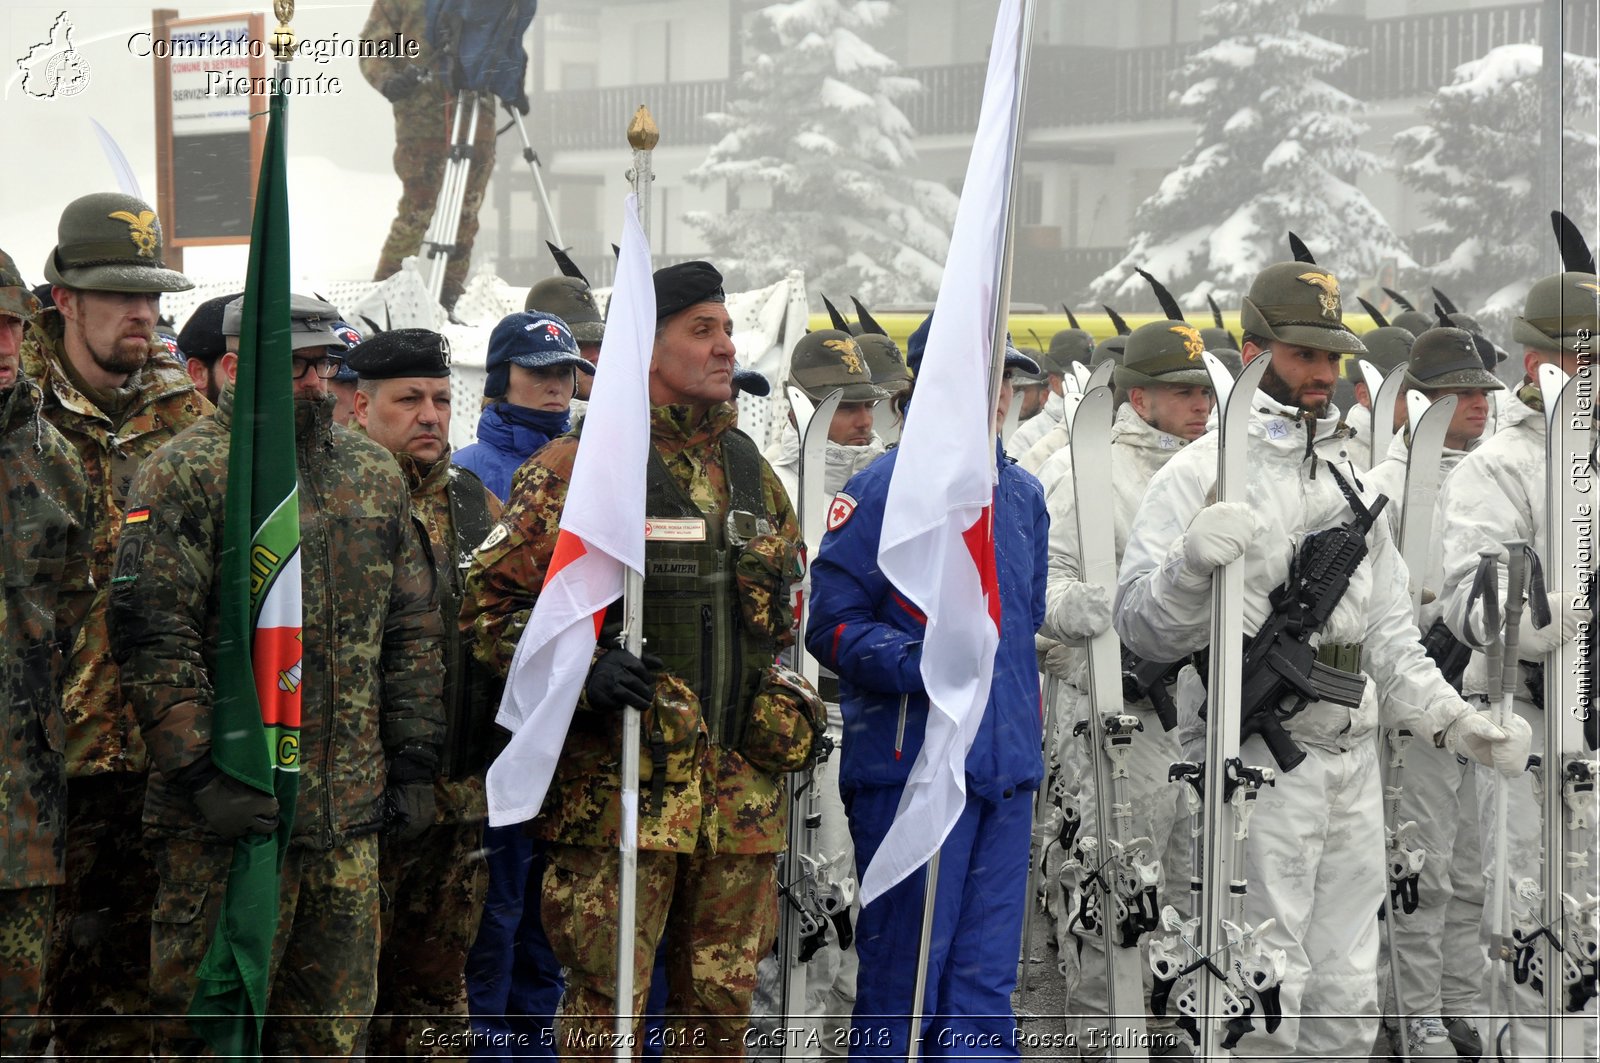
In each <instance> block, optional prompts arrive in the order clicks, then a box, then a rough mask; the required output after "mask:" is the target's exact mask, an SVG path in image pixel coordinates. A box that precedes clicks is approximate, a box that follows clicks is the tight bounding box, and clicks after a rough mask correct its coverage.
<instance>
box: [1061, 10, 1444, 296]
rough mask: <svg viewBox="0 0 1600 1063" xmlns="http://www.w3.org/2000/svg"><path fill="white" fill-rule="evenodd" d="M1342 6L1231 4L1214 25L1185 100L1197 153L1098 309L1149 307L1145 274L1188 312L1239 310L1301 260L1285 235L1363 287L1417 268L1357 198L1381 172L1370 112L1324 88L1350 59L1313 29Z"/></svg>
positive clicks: (1155, 200) (1187, 71)
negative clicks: (1371, 141)
mask: <svg viewBox="0 0 1600 1063" xmlns="http://www.w3.org/2000/svg"><path fill="white" fill-rule="evenodd" d="M1331 2H1332V0H1221V2H1219V3H1215V4H1213V5H1212V6H1211V7H1209V8H1207V9H1206V10H1205V11H1203V12H1202V13H1201V16H1200V17H1201V19H1202V20H1203V21H1204V22H1205V23H1206V25H1207V26H1208V27H1209V28H1210V30H1211V31H1212V33H1214V34H1215V38H1216V39H1214V40H1212V41H1210V43H1208V44H1207V45H1206V46H1205V47H1203V48H1201V49H1200V50H1199V51H1198V52H1196V53H1195V54H1194V55H1193V56H1192V57H1191V58H1190V59H1189V61H1188V62H1187V63H1186V64H1185V65H1184V67H1183V69H1182V71H1181V72H1180V74H1179V84H1181V85H1183V86H1185V87H1183V88H1180V89H1178V90H1176V91H1175V92H1174V93H1173V100H1174V102H1175V103H1176V104H1177V106H1178V107H1179V108H1180V109H1181V111H1182V112H1183V113H1184V114H1186V115H1188V116H1190V117H1191V118H1193V120H1194V121H1195V123H1196V125H1197V126H1198V130H1197V134H1196V136H1195V141H1194V145H1193V146H1192V147H1191V148H1190V149H1189V150H1188V152H1187V153H1185V155H1184V156H1183V159H1182V161H1181V162H1180V163H1179V164H1178V167H1177V168H1176V169H1175V170H1173V171H1172V172H1171V173H1169V174H1167V176H1166V177H1165V178H1164V179H1163V180H1162V182H1161V185H1160V186H1159V187H1158V188H1157V189H1156V191H1155V193H1154V194H1153V195H1152V196H1150V198H1149V199H1146V200H1145V201H1144V203H1142V204H1141V205H1140V206H1139V209H1138V211H1137V212H1136V214H1135V215H1134V220H1133V237H1132V239H1131V240H1130V241H1129V243H1128V251H1127V254H1126V255H1124V256H1123V258H1122V260H1121V261H1120V262H1118V263H1117V264H1116V265H1115V266H1113V267H1112V268H1111V269H1109V270H1107V271H1106V272H1105V273H1104V274H1102V275H1101V276H1100V277H1098V278H1096V280H1095V281H1094V285H1093V289H1092V290H1093V294H1094V296H1095V297H1096V298H1097V299H1123V300H1126V299H1127V298H1129V297H1131V296H1135V295H1138V294H1141V293H1143V292H1144V291H1145V283H1144V281H1143V280H1141V279H1140V278H1139V277H1138V275H1136V274H1135V273H1134V272H1133V270H1134V267H1136V266H1139V267H1143V268H1145V269H1147V270H1149V271H1150V272H1151V273H1154V274H1155V275H1156V276H1158V277H1161V278H1163V279H1164V280H1165V281H1166V283H1167V286H1168V288H1170V289H1171V290H1172V291H1173V292H1175V293H1178V298H1179V299H1180V300H1181V301H1182V302H1183V303H1184V304H1186V305H1191V306H1192V305H1195V304H1203V303H1204V301H1205V297H1206V296H1207V295H1211V296H1214V297H1215V298H1216V299H1217V300H1218V301H1219V302H1221V303H1223V304H1224V305H1228V304H1230V303H1231V304H1237V302H1238V299H1239V297H1240V296H1241V295H1242V294H1243V293H1244V292H1245V291H1247V290H1248V289H1249V287H1250V282H1251V280H1252V279H1253V278H1254V277H1255V275H1256V273H1258V272H1259V271H1260V270H1261V269H1262V268H1263V267H1265V266H1268V265H1271V264H1272V263H1274V262H1282V261H1284V260H1286V259H1288V257H1289V250H1288V245H1287V244H1286V242H1285V241H1286V237H1285V233H1286V232H1287V231H1288V230H1290V229H1293V230H1294V231H1295V232H1296V233H1299V234H1300V236H1301V237H1303V238H1304V239H1305V241H1306V243H1307V244H1308V245H1309V246H1310V247H1311V250H1312V251H1313V252H1314V253H1315V254H1316V256H1317V261H1318V262H1319V263H1321V264H1322V265H1324V266H1328V267H1330V268H1332V269H1334V270H1335V271H1337V272H1338V273H1339V274H1340V276H1342V277H1345V278H1347V279H1348V280H1349V281H1350V282H1352V283H1351V287H1352V289H1353V288H1354V283H1353V282H1354V281H1355V280H1356V279H1357V278H1358V277H1361V276H1364V275H1368V274H1371V273H1374V272H1376V270H1377V268H1378V266H1379V265H1380V264H1381V263H1382V262H1384V261H1385V260H1386V259H1393V260H1395V261H1397V262H1398V263H1399V264H1400V265H1402V266H1409V265H1411V264H1412V262H1411V258H1410V256H1409V255H1408V254H1407V253H1406V249H1405V246H1404V245H1403V244H1402V243H1401V241H1400V240H1399V238H1398V237H1396V236H1395V234H1394V232H1393V230H1391V229H1390V227H1389V223H1388V222H1387V221H1386V220H1385V219H1384V217H1383V215H1382V214H1381V213H1379V211H1378V209H1377V208H1376V207H1375V206H1373V204H1372V202H1371V201H1370V200H1369V199H1368V198H1367V197H1366V194H1365V193H1363V192H1362V191H1361V190H1360V189H1358V188H1357V187H1356V185H1355V181H1356V178H1357V177H1358V176H1359V175H1360V174H1362V173H1365V172H1368V171H1370V170H1373V169H1376V168H1377V167H1378V165H1379V160H1378V159H1377V157H1376V156H1374V155H1373V154H1372V153H1370V152H1368V151H1366V150H1364V149H1363V148H1361V147H1360V141H1361V137H1362V135H1363V134H1364V133H1365V132H1366V126H1365V125H1364V124H1363V123H1361V122H1360V121H1359V120H1357V119H1356V117H1355V115H1356V113H1357V112H1358V111H1359V110H1360V109H1361V106H1362V105H1361V103H1360V102H1359V101H1357V100H1355V99H1353V98H1352V97H1351V96H1349V95H1348V94H1347V93H1344V92H1341V91H1340V90H1339V89H1336V88H1334V87H1333V86H1332V85H1330V84H1328V83H1327V82H1326V81H1323V80H1322V79H1321V75H1325V74H1327V73H1329V72H1330V71H1332V70H1336V69H1338V67H1339V66H1340V64H1342V63H1343V62H1345V60H1346V59H1347V58H1348V57H1349V56H1350V54H1351V50H1350V49H1349V48H1346V47H1345V46H1343V45H1340V44H1336V43H1334V42H1332V41H1329V40H1325V39H1323V38H1321V37H1317V36H1315V35H1313V34H1311V33H1308V32H1306V31H1305V30H1303V29H1301V28H1300V24H1301V22H1302V20H1303V19H1304V18H1305V17H1306V16H1307V15H1311V14H1315V13H1316V12H1318V11H1320V10H1322V9H1323V8H1326V7H1327V6H1328V5H1329V4H1330V3H1331Z"/></svg>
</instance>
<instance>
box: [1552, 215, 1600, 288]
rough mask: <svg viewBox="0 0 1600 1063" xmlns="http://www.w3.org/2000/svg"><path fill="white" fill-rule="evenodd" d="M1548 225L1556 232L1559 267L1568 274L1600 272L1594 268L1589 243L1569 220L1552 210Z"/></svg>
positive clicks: (1592, 253) (1592, 254)
mask: <svg viewBox="0 0 1600 1063" xmlns="http://www.w3.org/2000/svg"><path fill="white" fill-rule="evenodd" d="M1550 224H1551V225H1553V226H1554V227H1555V230H1556V246H1558V247H1560V248H1561V265H1562V266H1563V267H1564V268H1565V269H1566V271H1567V272H1568V273H1596V272H1600V270H1596V269H1595V267H1594V252H1593V251H1591V250H1589V241H1587V240H1585V239H1584V238H1583V233H1581V232H1579V231H1578V227H1577V226H1576V225H1574V224H1572V219H1571V218H1569V217H1567V216H1566V215H1565V214H1563V213H1561V212H1560V211H1559V210H1552V211H1551V212H1550Z"/></svg>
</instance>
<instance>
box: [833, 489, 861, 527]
mask: <svg viewBox="0 0 1600 1063" xmlns="http://www.w3.org/2000/svg"><path fill="white" fill-rule="evenodd" d="M855 511H856V500H855V499H853V498H851V497H850V496H849V495H847V494H845V493H844V492H843V491H840V492H839V493H838V494H836V495H834V496H833V503H832V504H831V505H829V506H828V530H829V531H838V530H839V529H840V528H842V527H844V525H845V522H846V521H848V520H849V519H850V515H851V514H852V513H854V512H855Z"/></svg>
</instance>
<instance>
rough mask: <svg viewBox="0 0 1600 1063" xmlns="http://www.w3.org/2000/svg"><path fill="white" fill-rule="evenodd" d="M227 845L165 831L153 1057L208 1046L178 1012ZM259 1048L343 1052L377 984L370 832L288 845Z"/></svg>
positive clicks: (215, 904)
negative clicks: (330, 844)
mask: <svg viewBox="0 0 1600 1063" xmlns="http://www.w3.org/2000/svg"><path fill="white" fill-rule="evenodd" d="M232 854H233V847H232V846H231V845H225V844H217V843H211V842H194V841H183V840H179V839H165V840H163V841H162V843H161V846H160V849H159V851H158V852H157V855H156V869H157V871H158V872H159V873H160V876H161V887H160V891H159V893H158V895H157V897H156V907H155V912H154V914H153V916H152V919H151V927H150V957H151V965H150V966H151V970H150V998H151V1004H152V1007H153V1010H154V1011H155V1013H156V1016H157V1018H156V1036H157V1041H158V1045H157V1051H158V1054H159V1055H160V1056H161V1057H163V1058H171V1057H183V1058H188V1057H193V1056H204V1055H208V1052H207V1050H206V1048H205V1045H204V1044H203V1042H201V1041H200V1040H199V1039H198V1038H197V1037H196V1036H195V1035H194V1032H193V1031H192V1030H191V1029H190V1028H189V1025H188V1023H187V1022H186V1021H185V1019H184V1014H185V1013H186V1012H187V1011H188V1009H189V1002H190V1000H191V999H193V997H194V992H195V988H196V985H197V978H196V975H197V972H198V971H199V968H200V961H201V960H202V959H203V958H204V957H205V953H206V949H207V947H208V946H209V945H210V944H211V936H212V934H213V933H214V932H215V930H216V926H217V921H218V919H219V917H220V916H221V912H222V898H223V893H224V891H225V890H226V887H227V881H228V867H229V864H230V863H231V861H232ZM271 973H272V988H271V991H270V992H269V995H268V1000H267V1012H268V1014H269V1015H270V1016H271V1018H269V1019H268V1020H267V1025H266V1029H265V1031H264V1032H263V1034H262V1049H263V1054H264V1055H268V1056H270V1055H278V1056H282V1057H284V1058H287V1059H309V1058H317V1057H333V1058H340V1059H343V1058H348V1057H349V1056H350V1055H352V1053H354V1052H355V1050H356V1048H357V1045H358V1043H359V1041H360V1040H361V1037H362V1035H363V1034H364V1033H365V1031H366V1028H367V1020H368V1019H369V1017H370V1016H371V1014H372V1008H373V1004H374V1003H375V1002H376V999H377V984H378V838H377V835H372V834H369V835H364V836H362V837H359V838H352V839H350V840H348V841H347V842H345V844H344V845H342V846H340V847H338V848H336V849H333V850H332V851H323V850H312V849H306V848H301V847H299V846H296V847H294V848H291V849H290V850H289V854H288V856H287V857H286V858H285V859H284V863H283V874H282V877H281V878H280V879H279V883H278V930H277V934H276V936H275V937H274V938H273V942H272V968H271Z"/></svg>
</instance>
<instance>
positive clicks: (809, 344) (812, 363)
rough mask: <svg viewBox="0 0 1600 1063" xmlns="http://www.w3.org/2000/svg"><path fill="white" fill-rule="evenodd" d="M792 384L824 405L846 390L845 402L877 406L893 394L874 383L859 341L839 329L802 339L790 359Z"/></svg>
mask: <svg viewBox="0 0 1600 1063" xmlns="http://www.w3.org/2000/svg"><path fill="white" fill-rule="evenodd" d="M789 383H790V384H792V385H794V386H795V387H797V388H799V389H800V390H801V391H803V392H805V393H806V397H807V398H809V399H810V400H811V401H812V402H821V401H822V400H823V399H825V398H827V397H828V396H829V395H830V394H832V393H833V391H835V390H836V389H839V388H842V389H844V395H843V396H841V397H840V401H841V402H875V401H877V400H878V399H884V398H888V397H889V393H888V392H887V391H885V390H884V389H883V388H880V387H878V386H877V385H876V384H874V383H873V382H872V375H871V373H870V371H869V370H868V369H867V359H866V356H865V355H863V354H862V353H861V348H860V347H859V346H858V345H857V343H856V339H855V337H853V336H851V335H850V333H848V332H842V331H840V330H839V329H818V330H817V331H816V332H808V333H806V334H805V335H804V336H801V337H800V342H799V343H796V344H795V345H794V353H793V354H791V355H790V356H789Z"/></svg>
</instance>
